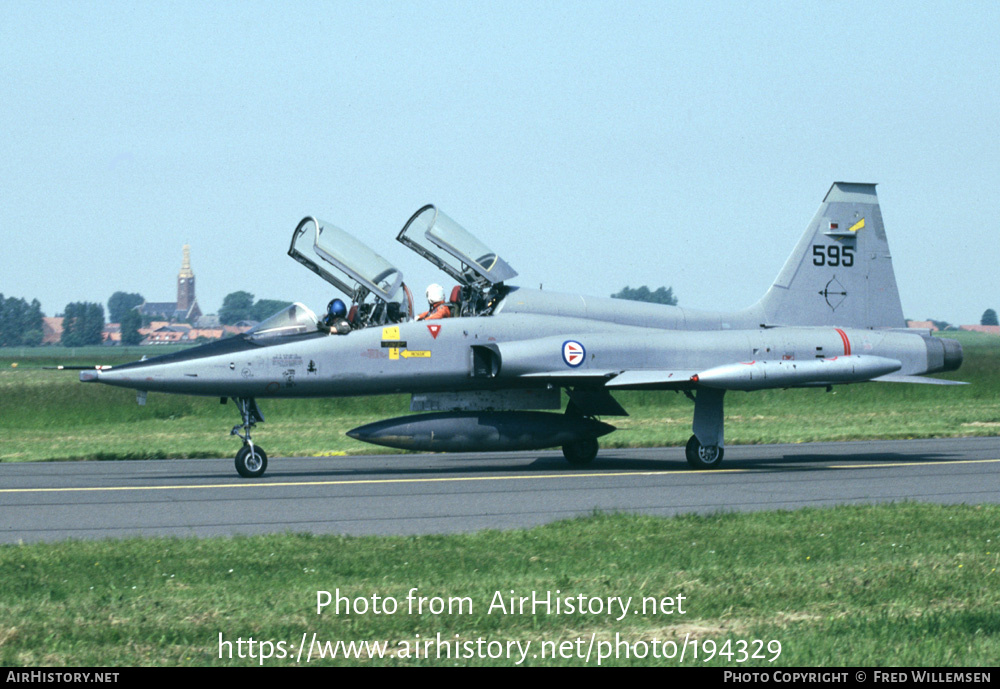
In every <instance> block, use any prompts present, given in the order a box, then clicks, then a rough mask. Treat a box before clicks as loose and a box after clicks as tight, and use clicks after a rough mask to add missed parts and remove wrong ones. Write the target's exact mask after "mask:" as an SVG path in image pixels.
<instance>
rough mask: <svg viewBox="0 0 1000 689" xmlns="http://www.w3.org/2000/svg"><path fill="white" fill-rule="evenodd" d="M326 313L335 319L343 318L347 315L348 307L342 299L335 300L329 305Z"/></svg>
mask: <svg viewBox="0 0 1000 689" xmlns="http://www.w3.org/2000/svg"><path fill="white" fill-rule="evenodd" d="M326 312H327V313H328V314H330V315H331V316H333V317H334V318H343V317H344V316H346V315H347V306H346V305H345V304H344V302H342V301H341V300H340V299H334V300H333V301H331V302H330V303H329V304H327V307H326Z"/></svg>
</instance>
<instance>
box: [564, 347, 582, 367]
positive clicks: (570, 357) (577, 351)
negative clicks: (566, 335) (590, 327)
mask: <svg viewBox="0 0 1000 689" xmlns="http://www.w3.org/2000/svg"><path fill="white" fill-rule="evenodd" d="M562 356H563V361H565V362H566V365H567V366H569V367H570V368H576V367H577V366H579V365H580V364H582V363H583V362H584V360H585V359H586V358H587V350H586V349H584V348H583V345H582V344H580V343H579V342H577V341H576V340H566V341H565V342H563V347H562Z"/></svg>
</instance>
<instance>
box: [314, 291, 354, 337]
mask: <svg viewBox="0 0 1000 689" xmlns="http://www.w3.org/2000/svg"><path fill="white" fill-rule="evenodd" d="M345 316H347V305H346V304H344V302H343V301H341V300H340V299H334V300H333V301H331V302H330V303H329V304H327V307H326V316H324V317H323V321H322V322H321V323H320V324H319V327H320V330H325V331H326V332H328V333H329V334H331V335H334V334H336V335H346V334H347V333H349V332H351V324H350V323H348V322H347V318H345Z"/></svg>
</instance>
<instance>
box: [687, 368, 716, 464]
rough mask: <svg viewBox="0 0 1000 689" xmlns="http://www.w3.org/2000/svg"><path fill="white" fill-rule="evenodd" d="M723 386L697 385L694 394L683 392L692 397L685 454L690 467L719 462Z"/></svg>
mask: <svg viewBox="0 0 1000 689" xmlns="http://www.w3.org/2000/svg"><path fill="white" fill-rule="evenodd" d="M725 393H726V391H725V390H716V389H714V388H699V389H698V395H697V397H696V396H695V395H694V394H692V393H691V392H685V393H684V394H686V395H687V396H688V397H690V398H691V399H692V400H694V423H692V424H691V430H693V431H694V435H692V436H691V439H690V440H688V442H687V447H686V448H685V455H686V456H687V461H688V464H690V465H691V467H692V468H694V469H716V468H718V466H719V465H720V464H722V455H723V445H724V439H723V414H722V397H723V395H725Z"/></svg>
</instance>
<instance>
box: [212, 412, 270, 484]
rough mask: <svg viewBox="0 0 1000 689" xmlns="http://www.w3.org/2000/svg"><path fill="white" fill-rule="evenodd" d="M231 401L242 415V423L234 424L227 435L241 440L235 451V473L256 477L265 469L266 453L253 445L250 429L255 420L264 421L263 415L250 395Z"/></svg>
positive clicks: (262, 473)
mask: <svg viewBox="0 0 1000 689" xmlns="http://www.w3.org/2000/svg"><path fill="white" fill-rule="evenodd" d="M223 400H225V398H223ZM233 401H234V402H235V403H236V408H237V409H239V411H240V416H241V417H243V423H238V424H236V425H235V426H233V430H231V431H229V435H235V436H237V437H238V438H241V439H242V440H243V447H241V448H240V451H239V452H237V453H236V473H238V474H239V475H240V476H242V477H243V478H258V477H260V476H263V475H264V472H265V471H267V453H266V452H264V450H263V449H262V448H261V447H260V446H259V445H254V442H253V440H252V439H251V438H250V430H251V429H252V428H253V427H254V426H256V425H257V422H261V423H263V422H264V415H263V414H261V413H260V409H259V408H258V407H257V401H256V400H255V399H254V398H252V397H240V398H233ZM241 431H242V432H241Z"/></svg>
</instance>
